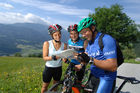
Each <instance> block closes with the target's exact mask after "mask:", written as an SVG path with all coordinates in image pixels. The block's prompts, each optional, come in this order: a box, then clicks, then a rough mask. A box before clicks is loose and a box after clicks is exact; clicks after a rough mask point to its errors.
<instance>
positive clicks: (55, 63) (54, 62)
mask: <svg viewBox="0 0 140 93" xmlns="http://www.w3.org/2000/svg"><path fill="white" fill-rule="evenodd" d="M48 42H49V54H48V56H52V55H56V54H58V53H60V52H61V51H62V50H64V43H62V42H61V47H60V48H59V49H58V50H56V49H55V47H54V45H53V41H52V40H50V41H48ZM45 65H46V66H47V67H60V66H62V59H61V58H59V59H57V60H50V61H46V64H45Z"/></svg>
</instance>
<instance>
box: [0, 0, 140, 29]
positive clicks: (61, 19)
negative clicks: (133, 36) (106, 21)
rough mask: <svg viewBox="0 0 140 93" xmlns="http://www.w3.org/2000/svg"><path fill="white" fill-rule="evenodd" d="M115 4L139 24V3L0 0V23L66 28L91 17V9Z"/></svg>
mask: <svg viewBox="0 0 140 93" xmlns="http://www.w3.org/2000/svg"><path fill="white" fill-rule="evenodd" d="M116 3H117V4H120V5H122V6H123V8H124V10H123V12H124V13H126V14H127V15H128V16H129V17H131V19H133V20H134V21H135V22H136V24H140V12H139V11H140V10H139V9H140V0H0V23H5V24H12V23H24V22H29V23H41V24H60V25H62V26H63V27H64V28H67V27H68V26H69V25H71V24H75V23H76V24H77V23H78V22H79V21H80V20H81V19H82V18H85V17H87V16H88V14H89V13H94V12H95V11H94V10H95V8H97V7H103V6H106V7H108V8H109V7H110V6H111V5H113V4H116Z"/></svg>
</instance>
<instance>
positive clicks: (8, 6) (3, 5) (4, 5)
mask: <svg viewBox="0 0 140 93" xmlns="http://www.w3.org/2000/svg"><path fill="white" fill-rule="evenodd" d="M0 7H2V8H5V9H13V8H14V7H13V6H12V5H11V4H7V3H0Z"/></svg>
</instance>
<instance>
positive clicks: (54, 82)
mask: <svg viewBox="0 0 140 93" xmlns="http://www.w3.org/2000/svg"><path fill="white" fill-rule="evenodd" d="M57 82H58V81H55V80H53V84H56V83H57ZM53 91H57V87H56V88H54V90H53Z"/></svg>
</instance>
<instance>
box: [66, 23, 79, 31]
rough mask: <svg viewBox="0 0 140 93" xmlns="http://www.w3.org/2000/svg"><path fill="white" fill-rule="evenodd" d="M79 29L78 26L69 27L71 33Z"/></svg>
mask: <svg viewBox="0 0 140 93" xmlns="http://www.w3.org/2000/svg"><path fill="white" fill-rule="evenodd" d="M77 27H78V25H77V24H74V25H70V26H69V27H68V32H70V31H77ZM77 32H78V31H77Z"/></svg>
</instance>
